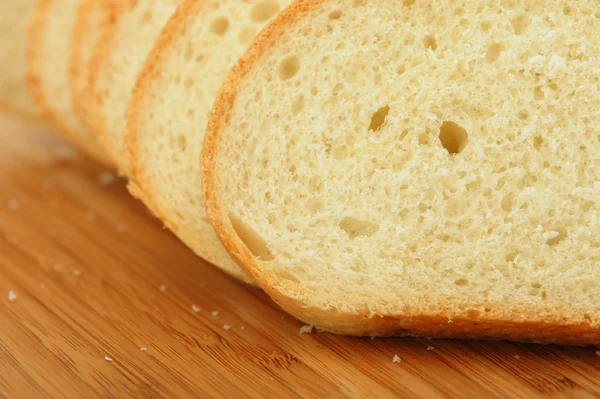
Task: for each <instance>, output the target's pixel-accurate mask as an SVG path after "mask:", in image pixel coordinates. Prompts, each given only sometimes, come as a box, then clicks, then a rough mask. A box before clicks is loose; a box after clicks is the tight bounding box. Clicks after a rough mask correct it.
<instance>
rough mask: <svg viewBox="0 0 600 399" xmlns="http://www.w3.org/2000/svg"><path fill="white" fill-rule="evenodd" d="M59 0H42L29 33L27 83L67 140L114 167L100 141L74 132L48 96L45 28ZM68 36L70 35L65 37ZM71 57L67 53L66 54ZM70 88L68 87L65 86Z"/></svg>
mask: <svg viewBox="0 0 600 399" xmlns="http://www.w3.org/2000/svg"><path fill="white" fill-rule="evenodd" d="M54 1H57V0H38V3H37V6H36V9H35V12H34V15H33V17H32V19H31V22H30V25H29V29H28V32H27V35H28V42H29V48H28V49H27V73H26V75H27V84H28V87H29V91H30V93H31V96H32V98H33V101H34V102H35V104H36V105H37V106H38V107H39V109H40V113H41V116H42V117H43V118H44V119H46V120H47V121H49V122H50V123H51V124H52V125H53V126H54V127H55V130H56V132H57V133H58V134H59V135H60V136H61V137H62V138H64V139H65V140H67V141H69V142H71V143H73V144H75V145H76V146H77V147H78V148H80V149H81V150H83V151H84V152H85V153H86V154H87V155H89V156H90V157H92V158H94V159H95V160H96V161H98V162H100V163H103V164H105V165H107V166H110V162H109V160H108V159H107V158H106V157H105V155H104V154H103V153H102V151H101V150H100V149H99V148H98V147H97V145H96V143H90V142H89V141H87V139H86V138H85V137H83V136H82V135H81V134H80V132H76V131H72V129H71V128H70V127H69V126H68V125H67V124H66V123H65V121H64V120H63V119H62V118H61V117H60V115H58V114H57V113H56V112H55V111H54V110H53V109H52V107H51V106H50V104H51V99H48V98H46V94H45V93H44V88H43V86H44V83H43V81H42V74H41V68H42V65H43V63H44V62H47V60H45V59H43V56H42V49H43V46H44V30H45V28H46V24H47V21H48V18H49V12H50V8H51V6H52V5H53V4H54ZM65 39H66V38H65ZM63 56H67V55H63ZM65 89H66V88H65Z"/></svg>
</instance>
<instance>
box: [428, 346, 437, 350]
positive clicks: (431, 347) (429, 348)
mask: <svg viewBox="0 0 600 399" xmlns="http://www.w3.org/2000/svg"><path fill="white" fill-rule="evenodd" d="M434 349H435V348H434V347H433V346H428V347H427V350H428V351H432V350H434Z"/></svg>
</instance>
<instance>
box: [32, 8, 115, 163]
mask: <svg viewBox="0 0 600 399" xmlns="http://www.w3.org/2000/svg"><path fill="white" fill-rule="evenodd" d="M79 3H80V0H38V3H37V7H36V11H35V14H34V16H33V18H32V21H31V24H30V26H29V32H28V38H29V48H28V54H27V58H28V59H27V68H28V70H27V75H28V76H27V78H28V84H29V88H30V91H31V94H32V96H33V98H34V101H35V102H36V103H37V104H38V106H39V107H40V109H41V111H42V115H43V116H44V117H45V118H46V119H47V120H48V121H50V122H51V123H52V124H53V125H54V127H55V128H56V131H57V133H58V134H60V135H61V136H62V137H63V138H65V139H66V140H68V141H70V142H72V143H73V144H75V145H76V146H77V147H78V148H79V149H81V150H82V151H83V152H85V153H86V154H87V155H89V156H91V157H92V158H94V159H96V160H97V161H99V162H101V163H104V164H106V165H110V161H109V160H108V158H107V157H106V155H105V153H104V152H103V151H102V149H101V148H100V146H99V145H98V144H97V143H96V140H95V139H94V137H93V135H92V134H91V132H90V130H89V129H87V128H86V126H85V125H84V124H83V122H82V121H81V120H80V119H79V118H78V117H77V115H76V114H75V112H74V110H73V101H72V98H71V93H70V90H69V60H70V58H71V57H70V42H71V41H70V38H71V34H72V32H73V27H74V26H75V20H76V16H77V9H78V6H79Z"/></svg>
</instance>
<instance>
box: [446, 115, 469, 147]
mask: <svg viewBox="0 0 600 399" xmlns="http://www.w3.org/2000/svg"><path fill="white" fill-rule="evenodd" d="M439 137H440V141H441V143H442V145H443V146H444V148H445V149H446V151H448V153H449V154H452V155H454V154H460V153H461V152H462V150H464V148H465V147H466V146H467V143H468V142H469V135H468V134H467V131H466V130H465V129H463V128H462V127H460V126H459V125H457V124H456V123H454V122H447V121H446V122H444V123H442V126H441V127H440V136H439Z"/></svg>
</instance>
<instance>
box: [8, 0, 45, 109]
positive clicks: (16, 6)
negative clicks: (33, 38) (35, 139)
mask: <svg viewBox="0 0 600 399" xmlns="http://www.w3.org/2000/svg"><path fill="white" fill-rule="evenodd" d="M36 3H37V1H36V0H19V1H16V0H12V1H2V2H0V68H2V72H1V73H0V107H1V108H5V109H9V110H10V111H13V112H17V113H18V114H21V115H23V116H26V117H35V116H36V115H37V114H38V109H37V107H36V106H35V104H34V102H33V99H32V98H31V95H30V94H29V90H28V89H27V79H26V78H25V76H26V74H25V71H26V69H27V60H26V53H27V26H28V25H29V20H30V18H31V17H32V15H33V13H34V10H35V6H36Z"/></svg>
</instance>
